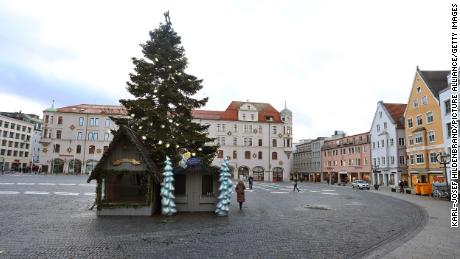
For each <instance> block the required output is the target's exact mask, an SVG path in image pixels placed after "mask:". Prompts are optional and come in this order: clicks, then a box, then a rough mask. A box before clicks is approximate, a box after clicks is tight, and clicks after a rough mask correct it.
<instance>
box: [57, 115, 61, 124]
mask: <svg viewBox="0 0 460 259" xmlns="http://www.w3.org/2000/svg"><path fill="white" fill-rule="evenodd" d="M58 124H62V116H59V117H58Z"/></svg>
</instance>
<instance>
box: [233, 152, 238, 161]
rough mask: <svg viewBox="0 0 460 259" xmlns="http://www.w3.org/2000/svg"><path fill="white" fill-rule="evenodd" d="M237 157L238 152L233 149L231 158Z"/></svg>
mask: <svg viewBox="0 0 460 259" xmlns="http://www.w3.org/2000/svg"><path fill="white" fill-rule="evenodd" d="M237 158H238V152H237V151H236V150H233V159H237Z"/></svg>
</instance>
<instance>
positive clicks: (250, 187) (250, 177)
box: [248, 176, 254, 190]
mask: <svg viewBox="0 0 460 259" xmlns="http://www.w3.org/2000/svg"><path fill="white" fill-rule="evenodd" d="M248 181H249V190H252V182H253V181H254V178H252V176H249V178H248Z"/></svg>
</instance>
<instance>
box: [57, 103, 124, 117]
mask: <svg viewBox="0 0 460 259" xmlns="http://www.w3.org/2000/svg"><path fill="white" fill-rule="evenodd" d="M57 112H63V113H82V114H105V115H127V114H128V112H127V111H126V108H125V107H123V106H121V105H99V104H78V105H71V106H66V107H61V108H57Z"/></svg>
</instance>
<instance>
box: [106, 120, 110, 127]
mask: <svg viewBox="0 0 460 259" xmlns="http://www.w3.org/2000/svg"><path fill="white" fill-rule="evenodd" d="M105 127H106V128H108V127H110V119H105Z"/></svg>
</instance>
